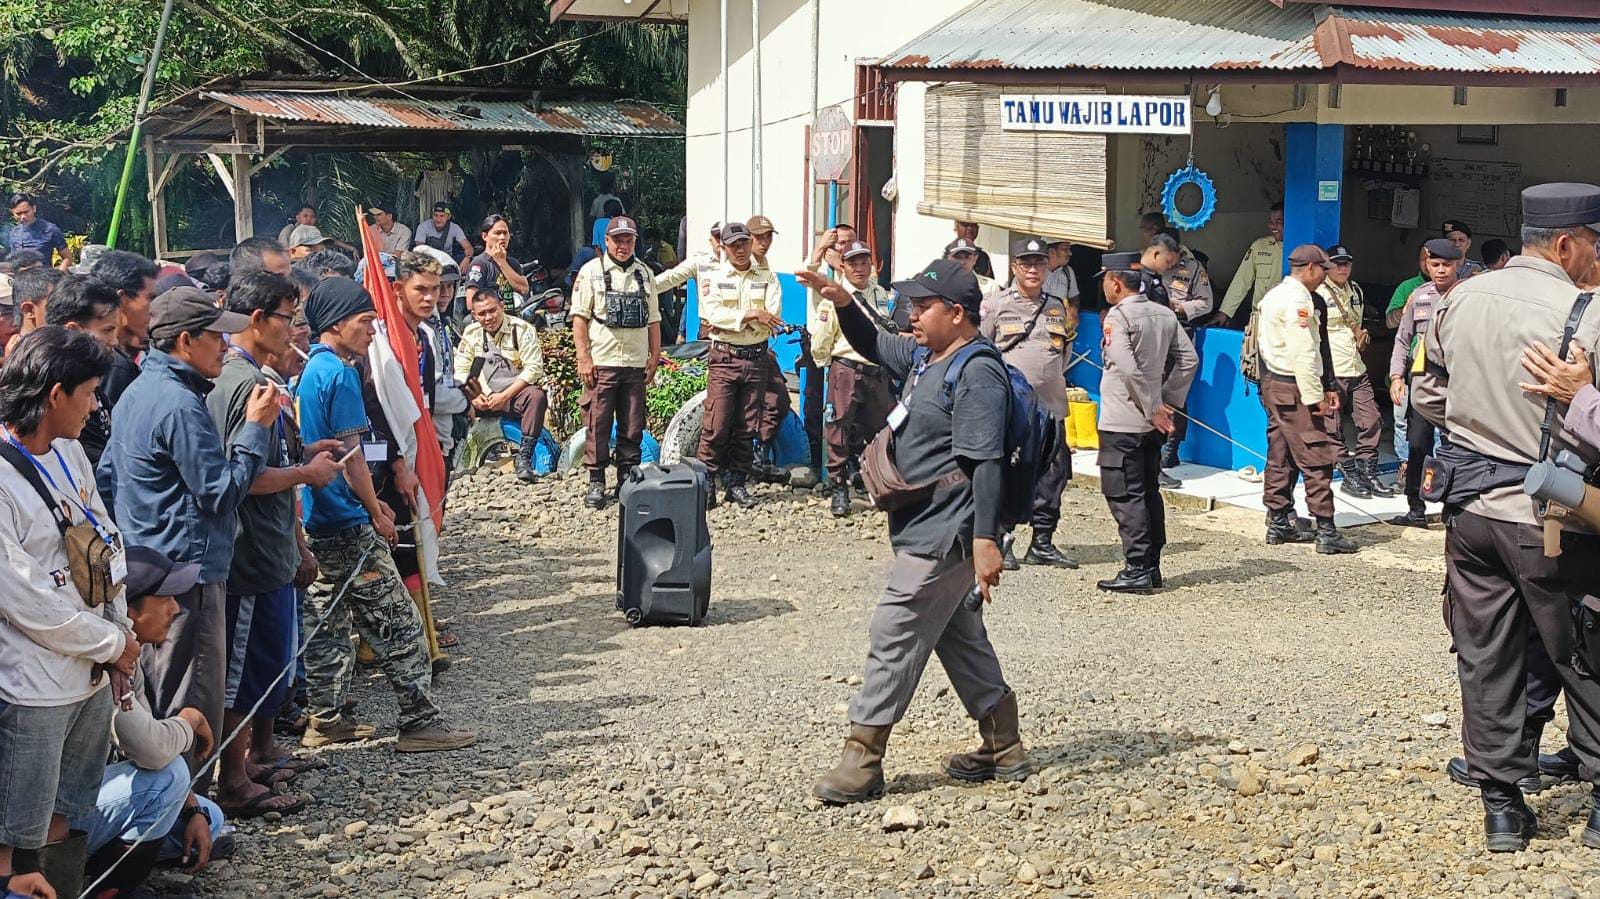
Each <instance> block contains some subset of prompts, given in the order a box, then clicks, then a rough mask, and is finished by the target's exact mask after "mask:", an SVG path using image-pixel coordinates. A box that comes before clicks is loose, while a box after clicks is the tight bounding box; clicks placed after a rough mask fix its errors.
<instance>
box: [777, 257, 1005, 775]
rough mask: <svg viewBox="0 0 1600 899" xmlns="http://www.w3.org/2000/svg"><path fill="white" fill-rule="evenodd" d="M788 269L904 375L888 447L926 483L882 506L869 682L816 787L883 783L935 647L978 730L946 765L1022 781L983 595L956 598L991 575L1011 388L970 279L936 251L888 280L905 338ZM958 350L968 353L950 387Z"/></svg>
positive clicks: (856, 338)
mask: <svg viewBox="0 0 1600 899" xmlns="http://www.w3.org/2000/svg"><path fill="white" fill-rule="evenodd" d="M797 277H798V278H799V279H800V280H801V281H802V282H803V283H804V284H805V285H806V286H807V287H809V288H811V289H812V290H814V291H817V293H818V294H819V295H820V296H821V297H822V298H823V299H824V300H827V301H829V302H832V303H833V305H834V308H835V310H836V313H837V315H838V321H839V327H840V329H841V330H842V331H843V332H844V336H845V339H846V340H849V341H850V345H851V346H852V347H854V348H855V349H856V351H857V352H859V353H860V354H861V355H862V356H863V357H865V358H866V359H867V360H868V361H869V362H873V363H875V364H878V365H881V366H883V368H884V369H885V370H886V371H888V372H889V374H891V375H892V376H894V377H896V378H899V379H902V380H903V381H904V382H905V387H904V389H903V391H902V393H901V397H900V403H899V405H897V406H896V407H895V410H894V411H893V412H892V413H890V415H889V423H888V426H889V427H890V428H891V429H893V431H894V444H893V448H892V451H891V458H892V460H893V463H894V466H895V467H896V468H897V469H898V471H899V474H900V475H901V477H902V479H903V480H904V481H905V482H906V483H907V484H914V485H926V488H927V489H924V490H919V491H915V495H911V496H908V497H906V498H905V502H904V504H903V505H900V506H899V507H897V508H895V509H893V510H891V511H890V512H889V542H890V544H891V545H892V546H893V547H894V566H893V567H892V568H891V569H890V572H889V584H888V586H887V587H886V588H885V590H884V595H883V598H882V599H881V600H879V602H878V607H877V609H876V610H875V611H874V612H873V614H872V624H871V628H870V631H869V641H870V646H869V649H868V651H867V666H866V676H865V681H864V682H863V684H862V686H861V691H860V692H859V693H857V694H856V696H855V698H854V699H853V700H852V701H851V703H850V736H849V738H848V739H846V740H845V745H844V755H843V758H841V759H840V761H839V764H838V765H837V766H836V767H835V768H834V769H833V770H832V771H830V772H829V773H828V774H827V775H826V776H825V777H823V778H822V779H821V780H819V781H818V782H817V784H816V787H815V789H814V791H813V792H815V793H816V795H817V797H818V798H820V799H822V800H823V801H825V802H830V803H835V804H843V803H850V802H860V801H863V800H866V799H870V798H873V797H875V796H878V795H880V794H882V792H883V786H884V777H883V754H884V750H885V747H886V746H887V744H888V742H889V731H890V730H891V729H892V728H893V727H894V725H895V724H896V723H898V722H899V720H900V718H901V717H902V716H903V715H904V714H905V711H906V708H907V707H908V706H909V705H910V704H911V697H912V695H913V694H914V693H915V691H916V688H917V682H918V681H919V680H921V678H922V670H923V668H924V667H925V666H926V665H927V663H928V656H929V655H931V654H932V653H934V652H937V653H938V655H939V661H940V662H941V663H942V664H943V665H944V668H945V672H946V673H947V674H948V675H949V677H950V682H951V684H952V685H953V686H954V687H955V689H956V693H957V694H958V695H959V696H960V697H961V703H962V705H964V706H965V707H966V710H967V714H969V715H971V716H972V717H973V718H974V719H975V720H977V722H978V731H979V733H980V735H981V736H982V741H983V742H982V745H981V746H980V747H979V748H978V750H977V751H976V752H972V753H967V754H965V755H953V756H951V757H950V758H949V759H947V760H946V761H945V771H946V773H948V774H949V775H950V776H951V777H954V778H957V779H959V780H965V781H984V780H994V779H1000V780H1022V779H1024V778H1026V777H1027V776H1028V773H1029V772H1030V770H1031V767H1030V766H1029V763H1028V756H1027V752H1026V750H1024V748H1023V746H1022V737H1021V736H1020V735H1019V734H1018V732H1017V698H1016V694H1014V693H1012V692H1011V688H1010V687H1009V686H1008V685H1007V684H1006V682H1005V678H1004V677H1003V676H1002V675H1001V673H1000V660H999V659H998V658H996V657H995V652H994V646H993V645H991V644H990V642H989V635H988V633H987V631H985V630H984V626H983V608H982V606H981V605H979V606H976V607H975V608H968V607H967V605H966V604H965V603H964V602H963V600H964V599H965V598H966V596H967V595H968V594H969V593H970V592H971V591H972V590H973V589H974V588H976V589H977V590H979V591H981V592H982V594H983V597H984V599H985V600H988V599H990V598H991V597H990V589H991V588H992V587H993V586H995V585H997V584H999V583H1000V571H1001V555H1000V544H999V539H1000V536H1001V529H1000V509H1001V493H1002V489H1003V478H1004V468H1003V464H1004V463H1003V457H1004V452H1005V436H1004V435H1005V416H1006V408H1007V403H1008V401H1009V399H1010V387H1009V380H1008V376H1007V374H1006V369H1005V364H1004V363H1003V362H1002V361H1001V358H1000V353H999V351H998V350H997V349H995V348H994V346H993V344H990V343H989V342H988V341H986V340H983V338H981V337H980V336H979V334H978V320H979V315H980V308H981V305H982V302H983V297H982V295H981V294H980V293H979V290H978V282H977V279H976V278H975V277H974V276H973V275H972V273H971V272H969V271H967V270H966V268H965V266H963V265H962V264H961V263H959V262H956V261H953V260H948V259H944V260H938V261H936V262H933V263H930V264H929V265H928V267H927V268H926V269H925V270H924V271H923V272H922V273H921V274H919V275H917V276H916V277H915V278H913V279H911V280H909V281H899V282H896V283H895V285H894V286H895V287H896V288H897V289H898V290H899V291H900V295H901V296H902V297H904V298H905V300H906V302H909V303H910V304H911V333H912V336H910V337H907V336H904V335H900V334H890V333H887V332H885V331H880V330H879V329H878V328H877V327H875V326H874V325H873V323H872V320H871V319H869V318H868V317H867V314H866V313H865V312H864V311H862V309H861V308H860V306H858V305H857V304H856V303H854V302H853V300H852V297H851V295H850V293H849V292H848V291H846V290H845V289H844V288H843V287H841V286H840V285H838V284H836V283H834V282H832V281H830V280H829V279H828V278H826V277H824V276H822V275H819V274H817V273H815V272H800V273H798V274H797ZM972 344H976V347H971V346H969V345H972ZM964 348H965V350H964ZM957 359H962V360H964V362H963V364H962V365H961V367H960V368H959V370H958V375H957V377H956V379H955V381H954V383H953V384H950V385H948V386H947V385H946V383H945V381H946V375H947V373H948V372H949V371H950V367H951V365H952V363H954V362H956V360H957ZM871 452H872V451H871V450H869V451H868V453H869V455H870V454H871Z"/></svg>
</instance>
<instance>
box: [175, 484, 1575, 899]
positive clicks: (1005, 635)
mask: <svg viewBox="0 0 1600 899" xmlns="http://www.w3.org/2000/svg"><path fill="white" fill-rule="evenodd" d="M582 486H583V485H582V484H581V483H579V482H578V481H577V480H566V481H545V482H542V483H540V484H538V485H535V486H533V487H525V486H523V485H520V484H518V483H517V482H515V481H514V480H512V479H511V478H510V477H509V476H508V475H506V474H504V473H500V472H493V473H482V474H479V475H476V476H474V477H472V478H470V479H467V480H466V481H465V482H463V483H462V484H461V485H460V487H459V488H458V489H457V491H456V492H455V493H453V495H452V503H453V510H452V512H451V521H450V528H449V531H450V532H449V534H448V535H447V536H446V538H445V544H446V545H445V551H446V558H445V564H444V567H445V573H446V576H447V578H449V579H450V580H451V582H452V586H451V587H450V588H448V589H445V590H441V591H439V592H438V596H437V598H436V602H437V603H438V604H439V606H440V608H441V609H442V614H445V615H448V616H449V617H450V618H451V619H452V620H453V621H454V629H455V632H456V633H457V634H459V635H460V636H461V639H462V644H463V645H462V647H461V648H459V649H457V650H454V653H455V658H456V663H455V666H454V667H453V668H452V669H451V670H450V671H449V672H448V673H447V674H445V675H444V676H443V678H442V679H441V680H440V681H439V683H438V688H437V689H438V693H439V696H440V698H441V699H442V703H443V705H445V706H446V708H447V709H448V710H449V711H450V712H451V714H452V715H453V716H454V717H455V718H456V719H457V720H459V721H460V722H463V723H467V724H469V725H471V726H474V727H476V728H477V729H478V731H479V733H480V735H481V739H480V742H479V744H478V745H477V746H476V747H474V748H473V749H470V750H466V751H462V752H456V753H446V754H437V755H425V756H409V757H405V756H396V755H395V754H394V753H393V752H392V745H391V744H392V741H393V716H394V703H393V700H392V698H391V697H390V695H389V693H388V690H387V687H386V686H384V684H383V683H382V682H381V680H379V679H375V678H370V679H369V678H368V677H367V675H365V674H362V675H359V676H358V680H359V681H360V682H361V683H360V685H359V686H358V689H357V691H356V695H357V696H358V697H359V699H360V709H359V711H358V715H359V716H361V717H363V718H364V719H365V720H369V721H372V722H374V723H376V724H378V725H379V726H380V730H379V733H380V736H381V737H382V739H379V740H377V741H374V742H371V743H366V744H359V745H355V746H346V747H338V748H334V749H331V750H328V751H326V752H325V753H324V755H325V757H326V758H328V759H329V760H330V761H331V762H332V763H333V767H332V768H331V769H329V770H325V771H321V772H316V773H313V774H310V775H307V776H305V777H302V778H301V779H300V781H299V782H297V784H296V789H297V790H298V791H299V792H301V793H304V794H308V795H307V796H306V798H307V799H308V800H309V799H311V798H312V797H313V796H314V797H315V800H314V805H312V806H311V807H310V808H309V809H308V810H307V811H306V812H304V813H302V814H300V815H298V816H292V817H290V818H287V819H284V820H281V821H259V822H247V823H246V824H245V825H244V826H243V828H242V833H241V834H240V851H239V854H238V856H237V857H236V858H235V859H234V860H233V861H232V862H229V863H223V864H218V865H215V866H213V868H212V870H211V871H209V872H207V873H205V874H204V875H202V876H201V877H200V878H198V879H195V880H194V881H192V882H191V881H187V880H186V879H185V878H181V877H169V878H168V879H167V881H166V884H167V889H168V890H169V892H173V893H176V894H181V893H185V892H190V891H195V892H203V893H205V894H211V895H215V894H224V895H235V894H237V895H263V894H265V895H298V896H329V897H334V896H352V895H358V896H390V895H392V896H404V897H413V896H467V897H492V896H518V897H545V896H563V897H565V896H627V897H631V896H667V895H675V896H698V895H707V896H710V895H719V896H720V895H730V896H731V895H747V896H773V895H776V896H788V895H795V896H839V897H855V896H874V897H876V896H941V895H976V894H983V895H1005V896H1012V895H1019V896H1026V895H1042V896H1203V895H1214V894H1220V893H1247V894H1248V893H1254V894H1259V895H1266V896H1307V897H1312V896H1316V897H1323V896H1355V897H1368V896H1423V895H1445V894H1452V895H1462V894H1464V895H1468V896H1490V895H1496V896H1498V895H1507V894H1526V895H1540V896H1551V895H1556V896H1572V895H1595V894H1600V853H1594V852H1590V851H1588V850H1584V849H1582V848H1580V847H1579V846H1578V844H1577V841H1576V838H1575V833H1576V831H1577V830H1578V829H1581V827H1582V824H1583V818H1584V815H1585V813H1586V811H1587V806H1588V797H1587V791H1586V790H1583V789H1581V788H1580V787H1578V786H1576V785H1564V786H1559V787H1555V788H1553V789H1551V790H1549V791H1547V792H1546V793H1544V794H1542V795H1541V796H1539V797H1537V798H1536V799H1535V800H1534V807H1535V809H1536V810H1537V811H1538V812H1539V814H1540V817H1541V831H1540V837H1539V839H1537V840H1536V841H1535V842H1534V844H1533V848H1532V849H1530V850H1529V851H1527V852H1524V853H1519V854H1515V855H1511V856H1495V857H1491V856H1489V855H1488V854H1486V853H1485V852H1483V850H1482V848H1481V847H1482V833H1481V817H1480V815H1481V813H1480V811H1479V805H1478V802H1477V797H1476V794H1475V793H1472V792H1469V791H1467V790H1465V789H1462V788H1461V787H1458V786H1455V785H1453V784H1452V783H1450V782H1449V781H1448V780H1447V779H1445V778H1444V776H1443V773H1442V769H1443V765H1444V763H1445V761H1446V759H1448V758H1449V757H1450V756H1451V755H1452V754H1455V753H1457V752H1459V749H1458V746H1459V741H1458V736H1457V733H1458V728H1459V725H1460V713H1459V695H1458V692H1457V687H1456V681H1455V667H1454V662H1453V659H1452V657H1451V656H1450V655H1449V653H1448V652H1447V647H1448V642H1449V641H1448V638H1447V636H1446V634H1445V632H1444V628H1443V625H1442V623H1441V618H1440V614H1439V600H1438V592H1439V584H1440V582H1441V580H1442V576H1443V562H1442V559H1441V547H1442V542H1443V541H1442V534H1441V533H1439V532H1437V531H1435V532H1428V533H1420V532H1414V531H1407V532H1399V531H1396V530H1395V529H1390V528H1378V527H1369V528H1363V529H1359V530H1357V531H1355V532H1353V533H1354V534H1356V535H1357V537H1358V539H1359V540H1360V541H1361V542H1362V544H1363V552H1362V553H1361V554H1360V555H1356V556H1345V557H1320V556H1317V555H1315V554H1314V553H1313V552H1312V550H1311V548H1310V547H1267V546H1265V545H1264V544H1263V543H1262V541H1261V533H1260V532H1261V522H1260V518H1259V513H1246V512H1243V511H1241V510H1237V509H1223V510H1219V511H1216V512H1210V513H1175V514H1174V515H1173V516H1172V519H1171V538H1172V541H1173V545H1172V546H1170V547H1169V549H1168V556H1167V559H1166V561H1165V564H1164V570H1165V573H1166V576H1167V581H1168V584H1169V587H1170V589H1168V590H1167V591H1165V592H1163V593H1160V594H1158V595H1155V596H1150V597H1111V596H1106V595H1101V594H1099V593H1097V592H1096V591H1095V589H1094V586H1093V582H1094V581H1095V580H1096V579H1098V578H1102V577H1109V576H1110V575H1111V574H1113V573H1114V572H1115V571H1116V570H1117V568H1119V567H1120V562H1121V559H1120V552H1119V548H1118V544H1117V541H1116V532H1115V528H1114V526H1113V524H1112V522H1111V520H1110V518H1109V516H1108V515H1107V513H1106V510H1105V506H1104V504H1103V502H1102V501H1101V499H1100V497H1099V496H1098V495H1097V494H1095V493H1092V492H1088V491H1081V490H1071V489H1069V490H1068V493H1067V499H1066V503H1065V508H1064V510H1063V514H1064V518H1065V520H1066V521H1067V522H1069V524H1067V525H1066V526H1064V527H1063V529H1062V534H1061V535H1059V542H1060V543H1061V545H1062V546H1063V548H1066V549H1068V551H1069V553H1070V554H1072V555H1074V556H1076V557H1078V558H1079V559H1081V560H1083V562H1084V566H1083V569H1082V570H1080V571H1076V572H1072V571H1053V570H1041V569H1024V570H1023V571H1021V572H1019V573H1016V574H1008V575H1007V577H1006V580H1005V583H1004V584H1003V586H1002V590H1001V592H1000V594H999V596H998V599H997V601H996V603H995V605H994V606H992V607H991V608H990V610H989V612H988V613H987V614H986V617H987V619H988V624H989V628H990V632H991V634H992V635H993V638H994V641H995V643H996V644H997V646H998V648H999V651H1000V657H1001V661H1002V663H1003V665H1004V667H1005V672H1006V675H1007V678H1008V680H1009V681H1010V682H1011V684H1012V685H1013V687H1014V688H1015V689H1016V691H1017V693H1018V695H1019V699H1020V702H1021V708H1022V726H1023V735H1024V739H1025V740H1026V741H1027V743H1028V746H1029V751H1030V755H1031V756H1032V759H1033V761H1034V763H1035V765H1036V767H1037V768H1038V769H1039V771H1040V773H1039V774H1037V775H1036V776H1035V777H1033V778H1031V779H1030V780H1028V781H1027V782H1026V783H1022V784H1005V785H985V786H976V787H973V786H961V785H957V784H955V783H954V782H952V781H950V780H949V779H947V778H945V777H944V776H943V775H942V774H941V773H940V761H941V759H942V758H943V756H944V755H945V754H946V753H949V752H952V751H961V750H964V749H966V748H968V747H970V746H971V745H973V743H974V741H975V737H976V734H975V727H974V725H973V724H972V722H970V721H969V720H967V719H966V718H965V717H964V716H963V714H962V712H961V708H960V705H959V703H958V702H957V701H956V698H955V696H954V695H953V694H951V692H950V689H949V684H948V682H947V681H946V679H945V677H944V673H943V672H942V671H941V670H939V669H938V667H937V665H936V664H935V665H933V666H932V667H930V669H929V672H928V675H927V677H926V678H925V680H924V683H923V688H922V691H921V692H920V694H919V696H918V699H917V701H916V702H915V704H914V705H913V706H912V709H911V712H910V714H909V715H908V717H907V719H906V720H905V721H904V722H903V723H902V724H901V725H900V726H899V727H897V728H896V729H895V731H894V735H893V737H892V739H891V740H890V744H889V756H888V760H887V763H886V769H887V773H888V776H889V779H890V787H889V793H888V795H887V796H886V797H885V798H884V799H882V800H881V801H878V802H874V803H868V804H865V805H861V806H856V807H851V808H845V809H835V808H825V807H821V806H819V805H818V804H817V803H816V802H815V801H814V800H813V799H811V798H810V787H811V784H812V782H813V780H815V778H816V777H817V776H819V775H820V774H821V773H822V772H823V771H825V770H826V769H827V768H828V767H829V766H831V765H832V763H833V762H834V761H835V759H836V757H837V754H838V751H839V747H840V743H841V741H842V739H843V737H844V734H845V729H846V720H845V714H844V710H845V703H846V701H847V700H848V699H849V697H850V695H851V694H852V692H853V691H854V690H855V687H856V685H857V684H858V683H859V682H860V672H861V666H862V660H863V657H864V653H865V648H866V621H867V616H868V614H869V612H870V609H871V604H872V602H873V601H874V600H875V598H876V596H877V595H878V592H879V590H880V589H881V587H882V585H883V582H884V580H885V577H886V572H887V566H888V563H889V559H890V553H889V550H888V544H887V541H886V537H885V532H884V527H883V519H882V517H881V516H879V515H875V514H872V513H869V512H865V511H859V510H858V513H857V514H856V515H855V516H854V517H852V518H851V519H849V520H848V521H845V522H836V521H834V520H833V519H831V518H829V517H827V513H826V505H825V501H824V500H823V499H822V498H820V497H818V496H813V495H811V494H809V493H804V494H803V493H798V492H790V491H788V490H786V489H779V488H770V487H763V488H761V490H760V495H761V496H762V497H763V499H764V500H765V501H764V503H763V505H761V506H760V507H759V508H757V509H755V510H752V511H749V512H745V511H742V510H736V509H730V508H727V507H724V508H721V509H718V510H717V511H715V512H713V513H712V527H713V531H714V533H715V540H716V556H715V561H716V566H715V575H714V588H713V591H714V592H713V600H712V606H711V619H710V622H709V623H708V625H707V626H705V627H700V628H695V629H684V628H676V629H664V628H652V629H642V630H632V629H629V628H628V627H627V626H626V624H625V623H624V622H623V621H622V618H621V616H620V615H619V614H618V613H617V612H616V611H615V610H614V609H613V606H612V589H613V582H614V574H613V571H614V569H613V558H614V544H615V539H616V538H615V527H616V526H615V517H614V516H615V512H614V509H613V510H608V511H606V512H602V513H595V512H591V511H588V510H586V509H584V508H582V506H581V504H580V503H579V498H580V496H581V490H582ZM1558 726H1559V723H1558ZM1560 739H1561V733H1560V731H1559V730H1553V731H1552V732H1550V733H1548V734H1547V736H1546V747H1547V750H1548V751H1553V749H1554V748H1555V747H1556V746H1558V745H1559V741H1560Z"/></svg>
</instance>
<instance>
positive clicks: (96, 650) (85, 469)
mask: <svg viewBox="0 0 1600 899" xmlns="http://www.w3.org/2000/svg"><path fill="white" fill-rule="evenodd" d="M0 439H3V437H0ZM38 458H39V462H40V463H41V464H43V465H44V467H45V470H46V471H48V472H50V476H51V478H53V479H54V480H55V483H56V487H57V488H58V489H57V496H58V497H59V498H60V505H61V508H62V511H63V512H64V513H65V514H66V515H67V518H68V520H70V521H71V522H72V523H73V524H82V523H84V520H85V519H84V513H83V509H82V508H81V506H87V507H88V509H89V510H90V511H91V512H93V513H94V516H95V518H96V519H97V520H98V521H99V522H100V526H101V527H102V528H104V529H106V530H108V531H110V532H113V533H114V532H115V531H116V527H117V526H116V524H115V523H114V521H113V519H112V517H111V514H110V513H108V512H107V511H106V507H105V503H103V502H101V500H100V494H99V491H97V490H96V489H95V480H94V469H93V468H92V467H91V466H90V465H89V458H88V457H87V456H85V455H84V453H83V448H82V447H81V446H79V445H78V441H76V440H57V441H55V443H54V444H53V451H52V452H50V453H47V454H45V455H43V456H40V457H38ZM63 466H65V471H64V470H63ZM69 474H70V477H69V476H68V475H69ZM73 484H76V489H75V490H74V488H73V486H72V485H73ZM46 487H47V488H48V487H49V484H48V483H46ZM68 494H70V495H71V498H70V499H69V498H68ZM80 504H81V506H80ZM119 539H120V538H119ZM0 556H3V559H4V566H5V580H4V582H3V583H0V699H3V700H5V701H6V702H8V703H11V704H13V705H23V706H39V707H47V706H60V705H70V704H71V703H74V702H78V701H80V700H83V699H87V698H88V697H90V696H93V695H94V694H95V692H96V691H98V690H99V689H101V688H102V687H104V686H105V685H106V684H107V683H108V682H109V680H110V679H109V678H108V677H101V678H100V682H99V683H98V684H95V683H92V682H91V681H92V676H93V671H94V666H95V665H96V664H98V663H104V662H110V661H112V660H114V659H116V658H117V657H118V656H120V655H122V648H123V646H124V644H125V642H126V641H127V640H130V639H132V637H131V636H130V635H131V633H132V631H133V622H131V621H129V620H128V614H127V605H126V603H125V602H124V599H123V594H122V591H120V590H119V591H118V592H117V595H116V596H115V597H114V598H113V599H112V600H111V601H110V602H107V603H105V604H104V605H102V606H100V607H99V608H97V609H91V608H89V607H88V606H87V605H85V604H84V602H83V599H82V598H81V597H79V596H78V590H77V588H76V587H75V586H73V583H72V572H71V569H70V568H68V564H67V550H66V544H65V543H64V542H63V540H62V539H61V532H60V531H59V530H57V528H56V522H55V518H54V517H53V516H51V514H50V510H49V508H48V507H46V506H45V504H44V500H43V499H42V498H40V496H39V494H38V492H37V491H35V490H34V489H33V487H32V486H31V485H30V484H29V483H28V482H27V480H25V479H24V478H23V476H22V473H21V472H19V471H17V469H16V468H15V467H14V466H12V465H11V463H9V462H6V461H4V460H0Z"/></svg>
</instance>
